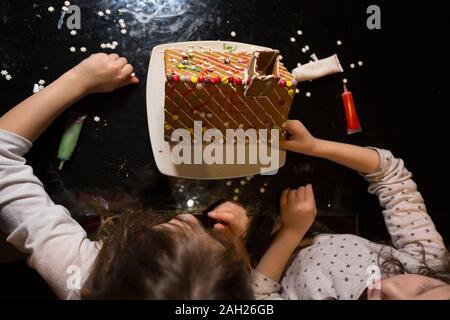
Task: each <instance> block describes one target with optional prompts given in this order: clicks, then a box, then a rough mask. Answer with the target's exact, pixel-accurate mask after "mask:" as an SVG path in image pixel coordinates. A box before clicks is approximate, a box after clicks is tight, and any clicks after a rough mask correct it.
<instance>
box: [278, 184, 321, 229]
mask: <svg viewBox="0 0 450 320" xmlns="http://www.w3.org/2000/svg"><path fill="white" fill-rule="evenodd" d="M280 209H281V222H282V229H284V230H289V231H293V232H294V233H297V234H304V233H306V231H308V229H309V228H310V227H311V225H312V223H313V222H314V219H315V217H316V213H317V210H316V201H315V199H314V193H313V189H312V186H311V185H310V184H308V185H307V186H306V187H300V188H298V189H297V190H291V189H287V190H284V191H283V193H282V194H281V198H280Z"/></svg>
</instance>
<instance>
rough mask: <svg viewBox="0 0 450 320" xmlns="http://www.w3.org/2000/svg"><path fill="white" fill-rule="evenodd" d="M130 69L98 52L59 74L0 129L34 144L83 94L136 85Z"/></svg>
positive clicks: (1, 123)
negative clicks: (58, 76)
mask: <svg viewBox="0 0 450 320" xmlns="http://www.w3.org/2000/svg"><path fill="white" fill-rule="evenodd" d="M132 72H133V67H132V66H131V65H130V64H128V62H127V60H126V59H125V58H123V57H122V58H120V57H119V56H118V55H117V54H110V55H107V54H104V53H98V54H94V55H92V56H90V57H89V58H88V59H86V60H84V61H83V62H81V63H80V64H79V65H77V66H76V67H75V68H73V69H71V70H69V71H68V72H66V73H65V74H63V75H62V76H61V77H60V78H59V79H57V80H56V81H55V82H53V83H51V84H50V85H49V86H47V87H46V88H44V90H42V91H41V92H39V93H37V94H34V95H32V96H31V97H29V98H28V99H26V100H25V101H23V102H21V103H20V104H19V105H17V106H16V107H14V108H13V109H11V110H10V111H9V112H8V113H6V114H5V115H3V117H1V118H0V129H3V130H6V131H9V132H12V133H15V134H17V135H19V136H21V137H24V138H25V139H27V140H28V141H31V142H34V140H36V139H37V138H38V137H39V135H40V134H41V133H42V132H43V131H44V130H45V129H46V128H47V127H48V126H49V125H50V123H52V121H53V120H55V119H56V118H57V117H58V116H59V115H60V114H61V113H62V112H63V111H64V110H66V109H67V108H68V107H69V106H70V105H72V104H73V103H74V102H76V101H77V100H79V99H81V98H82V97H84V96H85V95H87V94H90V93H98V92H110V91H113V90H115V89H117V88H119V87H122V86H125V85H128V84H133V83H138V82H139V79H138V78H136V77H131V76H130V75H131V73H132Z"/></svg>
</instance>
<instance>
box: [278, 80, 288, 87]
mask: <svg viewBox="0 0 450 320" xmlns="http://www.w3.org/2000/svg"><path fill="white" fill-rule="evenodd" d="M278 85H279V86H281V87H285V86H286V80H284V79H280V81H278Z"/></svg>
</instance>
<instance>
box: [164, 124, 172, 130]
mask: <svg viewBox="0 0 450 320" xmlns="http://www.w3.org/2000/svg"><path fill="white" fill-rule="evenodd" d="M164 128H165V129H166V130H172V126H171V125H170V124H166V125H165V126H164Z"/></svg>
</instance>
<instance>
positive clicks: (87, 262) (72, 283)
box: [0, 54, 137, 298]
mask: <svg viewBox="0 0 450 320" xmlns="http://www.w3.org/2000/svg"><path fill="white" fill-rule="evenodd" d="M115 61H117V62H115ZM123 62H124V61H123V60H121V61H118V60H117V59H116V56H115V55H113V56H111V55H110V56H108V55H106V54H97V55H94V56H91V57H90V58H88V59H87V60H85V61H83V62H82V63H81V64H80V65H78V66H77V67H75V68H74V69H72V70H71V71H69V72H67V73H66V74H65V75H63V76H62V77H61V78H59V79H58V80H56V81H55V83H53V84H51V85H49V86H48V87H47V88H46V89H44V90H43V91H42V92H40V93H38V94H35V95H33V96H32V97H30V98H29V99H27V100H25V101H24V102H22V103H21V104H19V105H18V106H17V107H15V108H13V109H12V110H11V111H9V112H8V113H7V114H5V115H4V116H3V117H2V118H0V227H1V229H2V230H3V231H4V232H5V233H6V234H7V235H8V238H7V240H8V241H9V242H10V243H12V244H13V245H14V246H15V247H16V248H18V249H19V250H20V251H22V252H24V253H27V254H29V259H28V264H29V265H30V266H31V267H32V268H34V269H36V270H37V271H38V272H39V273H40V274H41V276H42V277H43V278H44V279H45V280H46V281H47V282H48V284H49V285H50V286H51V287H52V289H53V290H54V291H55V293H56V294H57V295H58V296H59V297H60V298H70V297H73V298H74V297H77V295H78V289H79V288H78V286H79V285H82V282H83V281H84V280H85V279H86V277H87V276H88V274H89V268H90V266H91V265H92V264H93V262H94V260H95V257H96V255H97V252H98V248H97V247H96V243H95V242H91V241H89V239H87V236H86V233H85V231H84V230H83V229H82V228H81V227H80V225H78V223H76V221H75V220H73V219H72V218H71V216H70V214H69V212H68V211H67V209H66V208H64V207H62V206H59V205H55V204H54V203H53V201H52V200H51V199H50V197H49V196H48V194H47V193H46V192H45V190H44V188H43V185H42V183H41V182H40V181H39V179H38V178H37V177H36V176H35V175H34V174H33V169H32V168H31V167H30V166H27V165H25V159H24V157H23V155H24V154H25V153H27V152H28V150H29V149H30V148H31V146H32V144H31V142H30V141H29V140H34V139H36V138H37V136H38V135H39V134H40V133H41V132H42V131H43V130H44V129H45V128H46V127H47V126H48V125H49V124H50V122H51V121H52V120H53V119H54V118H55V117H56V116H57V115H58V114H59V113H61V112H62V111H63V110H64V109H65V108H67V107H68V106H69V105H70V103H72V102H74V101H76V100H77V99H79V98H81V97H82V96H83V95H85V94H87V93H93V92H103V91H110V90H113V89H114V88H116V87H120V86H122V85H125V84H126V83H130V80H129V77H130V74H128V72H130V73H131V72H132V71H131V66H129V65H128V67H127V65H125V66H124V67H120V68H119V67H116V64H117V65H122V64H123ZM125 76H126V77H125ZM119 77H120V78H119ZM120 79H122V80H120ZM136 81H137V79H135V80H132V82H136ZM22 135H23V136H25V137H23V136H22ZM78 280H80V281H78Z"/></svg>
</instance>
